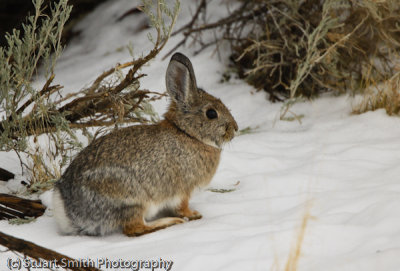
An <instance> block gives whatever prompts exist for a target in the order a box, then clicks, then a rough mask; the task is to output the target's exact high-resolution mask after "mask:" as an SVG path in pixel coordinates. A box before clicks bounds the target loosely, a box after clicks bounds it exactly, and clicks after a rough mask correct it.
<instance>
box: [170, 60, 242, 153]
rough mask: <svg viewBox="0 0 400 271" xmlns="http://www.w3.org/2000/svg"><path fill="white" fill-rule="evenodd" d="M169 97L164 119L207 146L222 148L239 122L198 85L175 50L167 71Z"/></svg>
mask: <svg viewBox="0 0 400 271" xmlns="http://www.w3.org/2000/svg"><path fill="white" fill-rule="evenodd" d="M166 85H167V92H168V94H169V95H170V97H171V100H172V101H171V104H170V107H169V110H168V111H167V113H166V114H165V118H166V119H167V120H169V121H170V122H172V123H174V124H175V125H176V126H177V127H178V129H180V130H182V131H183V132H185V133H186V134H188V135H190V136H191V137H194V138H196V139H198V140H200V141H202V142H203V143H205V144H207V145H211V146H214V147H217V148H221V147H222V145H223V143H226V142H229V141H230V140H232V138H233V137H234V134H235V131H237V130H238V125H237V123H236V121H235V119H234V118H233V117H232V115H231V113H230V112H229V110H228V108H226V106H225V105H224V104H223V103H222V102H221V100H219V99H217V98H215V97H214V96H212V95H210V94H208V93H207V92H205V91H204V90H202V89H200V88H197V84H196V77H195V75H194V71H193V67H192V63H191V62H190V60H189V59H188V58H187V57H186V56H184V55H183V54H180V53H175V54H174V55H173V56H172V58H171V60H170V63H169V65H168V68H167V73H166Z"/></svg>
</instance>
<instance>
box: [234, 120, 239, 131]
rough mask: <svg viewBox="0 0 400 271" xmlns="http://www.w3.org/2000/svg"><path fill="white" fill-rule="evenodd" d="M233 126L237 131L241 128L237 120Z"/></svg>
mask: <svg viewBox="0 0 400 271" xmlns="http://www.w3.org/2000/svg"><path fill="white" fill-rule="evenodd" d="M233 128H234V129H235V132H237V131H238V130H239V127H238V125H237V123H236V121H235V122H234V123H233Z"/></svg>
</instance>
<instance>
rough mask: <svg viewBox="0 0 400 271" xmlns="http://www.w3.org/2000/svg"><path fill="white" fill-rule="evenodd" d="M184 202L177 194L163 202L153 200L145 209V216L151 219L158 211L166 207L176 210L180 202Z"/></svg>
mask: <svg viewBox="0 0 400 271" xmlns="http://www.w3.org/2000/svg"><path fill="white" fill-rule="evenodd" d="M181 202H182V197H179V196H175V197H173V198H170V199H168V200H166V201H163V202H158V203H155V202H152V203H150V204H149V205H148V206H147V208H146V211H145V214H144V218H145V220H151V219H152V218H154V217H155V216H156V215H157V213H158V212H160V211H161V210H164V209H171V210H174V209H176V208H177V207H178V205H179V204H181Z"/></svg>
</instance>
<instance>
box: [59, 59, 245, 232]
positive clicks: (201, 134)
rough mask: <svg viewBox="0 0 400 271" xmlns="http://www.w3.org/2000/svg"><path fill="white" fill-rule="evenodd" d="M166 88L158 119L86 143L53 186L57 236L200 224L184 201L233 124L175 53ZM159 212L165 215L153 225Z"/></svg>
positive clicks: (206, 179) (214, 162) (207, 174)
mask: <svg viewBox="0 0 400 271" xmlns="http://www.w3.org/2000/svg"><path fill="white" fill-rule="evenodd" d="M166 87H167V93H168V94H169V96H170V99H171V102H170V104H169V107H168V111H167V112H166V113H165V114H164V118H163V120H161V121H160V122H158V123H156V124H147V125H133V126H130V127H125V128H121V129H117V130H114V131H113V132H110V133H109V134H107V135H105V136H102V137H99V138H97V139H95V140H93V142H92V143H91V144H89V145H88V146H87V147H86V148H85V149H83V150H82V151H81V152H80V153H78V154H77V156H76V157H75V158H74V160H73V161H72V162H71V164H70V165H69V167H68V168H67V169H66V170H65V172H64V173H63V175H62V176H61V178H60V179H59V180H58V181H57V182H56V184H55V187H54V193H53V210H54V211H53V212H54V217H55V219H56V222H57V224H58V228H59V230H60V232H61V233H62V234H74V235H76V234H78V235H79V234H83V235H105V234H108V233H111V232H115V231H118V230H119V231H121V230H122V232H123V233H124V234H125V235H127V236H139V235H143V234H147V233H150V232H154V231H156V230H159V229H163V228H166V227H168V226H171V225H175V224H180V223H184V222H185V221H188V220H194V219H199V218H201V217H202V216H201V214H200V213H199V212H197V211H194V210H191V209H190V208H189V198H190V196H191V194H192V192H193V191H194V190H195V189H197V188H201V187H204V186H206V185H207V184H209V183H210V181H211V179H212V177H213V175H214V174H215V172H216V170H217V167H218V164H219V160H220V154H221V150H222V146H223V144H224V143H227V142H229V141H231V140H232V139H233V137H234V135H235V132H236V131H237V130H238V125H237V123H236V121H235V119H234V118H233V116H232V115H231V113H230V112H229V110H228V109H227V107H226V106H225V105H224V104H223V103H222V102H221V100H219V99H217V98H215V97H213V96H212V95H210V94H208V93H207V92H205V91H204V90H202V89H200V88H198V87H197V84H196V77H195V74H194V71H193V67H192V64H191V62H190V60H189V59H188V58H187V57H186V56H184V55H183V54H181V53H175V54H174V55H173V56H172V57H171V60H170V62H169V65H168V68H167V72H166ZM162 210H169V212H170V216H168V217H158V218H156V219H152V218H154V217H156V214H157V213H159V212H160V211H162Z"/></svg>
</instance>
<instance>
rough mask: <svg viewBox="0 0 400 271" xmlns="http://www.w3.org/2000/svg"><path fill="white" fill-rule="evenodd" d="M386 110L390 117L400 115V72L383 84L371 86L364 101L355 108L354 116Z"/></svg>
mask: <svg viewBox="0 0 400 271" xmlns="http://www.w3.org/2000/svg"><path fill="white" fill-rule="evenodd" d="M381 108H384V109H385V110H386V113H387V114H388V115H390V116H392V115H400V72H398V73H396V74H395V75H394V76H393V77H392V78H390V79H389V80H387V81H385V82H383V83H381V84H376V83H374V84H371V86H370V87H369V88H368V89H367V90H366V91H365V93H364V96H363V99H362V101H361V102H360V103H359V104H357V105H356V106H354V107H353V114H362V113H365V112H367V111H375V110H377V109H381Z"/></svg>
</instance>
